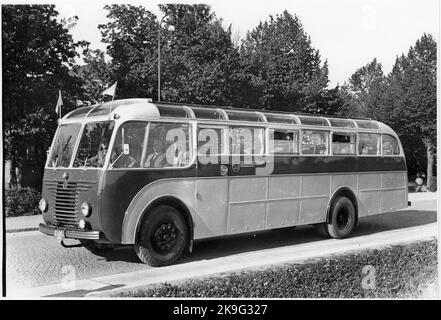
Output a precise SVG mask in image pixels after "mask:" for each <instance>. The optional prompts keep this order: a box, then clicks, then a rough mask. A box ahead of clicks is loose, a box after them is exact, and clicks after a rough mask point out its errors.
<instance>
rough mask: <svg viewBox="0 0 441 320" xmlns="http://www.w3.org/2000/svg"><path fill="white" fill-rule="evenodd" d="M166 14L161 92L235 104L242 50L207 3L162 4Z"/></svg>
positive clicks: (176, 98) (194, 100)
mask: <svg viewBox="0 0 441 320" xmlns="http://www.w3.org/2000/svg"><path fill="white" fill-rule="evenodd" d="M160 8H161V10H162V12H164V14H165V15H166V18H167V19H166V24H165V27H166V28H165V29H166V30H167V27H168V26H173V27H174V30H175V31H174V32H163V33H165V37H164V38H165V40H166V41H165V43H164V46H163V52H162V55H163V56H164V63H163V70H164V82H163V84H164V85H163V89H162V95H163V97H164V99H165V100H168V101H174V102H187V103H202V104H217V105H226V104H227V105H228V104H232V100H233V96H234V95H235V90H236V87H237V83H238V78H237V75H236V73H237V72H238V69H239V63H238V60H239V54H238V52H237V50H236V48H235V47H234V45H233V43H232V40H231V28H227V29H224V28H223V26H222V20H220V19H217V18H216V16H215V14H214V13H212V12H211V9H210V7H209V6H207V5H160Z"/></svg>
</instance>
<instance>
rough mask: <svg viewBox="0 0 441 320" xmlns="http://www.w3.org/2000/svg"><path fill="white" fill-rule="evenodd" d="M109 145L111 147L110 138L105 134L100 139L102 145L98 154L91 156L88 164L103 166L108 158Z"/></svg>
mask: <svg viewBox="0 0 441 320" xmlns="http://www.w3.org/2000/svg"><path fill="white" fill-rule="evenodd" d="M108 147H109V138H107V137H106V136H103V137H102V138H101V141H100V146H99V148H98V153H97V155H96V156H94V157H92V158H90V159H89V160H88V164H93V166H94V167H102V166H103V165H104V160H105V159H106V154H107V150H108Z"/></svg>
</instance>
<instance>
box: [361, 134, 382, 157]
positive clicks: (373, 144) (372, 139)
mask: <svg viewBox="0 0 441 320" xmlns="http://www.w3.org/2000/svg"><path fill="white" fill-rule="evenodd" d="M358 138H359V141H358V154H359V155H379V154H380V148H379V144H380V135H379V134H377V133H360V134H359V135H358Z"/></svg>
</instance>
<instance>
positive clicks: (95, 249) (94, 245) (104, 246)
mask: <svg viewBox="0 0 441 320" xmlns="http://www.w3.org/2000/svg"><path fill="white" fill-rule="evenodd" d="M80 242H81V244H82V245H83V247H84V248H86V249H87V250H89V251H90V252H92V253H93V254H96V255H101V254H103V253H106V252H109V251H112V250H113V249H115V246H114V245H112V244H108V243H98V242H95V241H93V240H80Z"/></svg>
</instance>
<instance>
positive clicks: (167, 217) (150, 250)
mask: <svg viewBox="0 0 441 320" xmlns="http://www.w3.org/2000/svg"><path fill="white" fill-rule="evenodd" d="M187 237H188V232H187V225H186V223H185V220H184V217H183V216H182V214H181V213H180V212H179V211H178V210H176V209H175V208H173V207H170V206H166V205H161V206H157V207H155V208H153V209H152V210H151V211H149V212H148V213H147V214H146V216H145V217H144V219H143V221H142V223H141V226H140V228H139V231H138V236H137V241H136V243H135V252H136V254H137V255H138V258H139V259H140V260H141V261H142V262H144V263H145V264H148V265H150V266H152V267H162V266H167V265H170V264H173V263H175V262H176V261H177V260H178V259H179V258H180V257H181V255H182V253H183V252H184V249H185V247H186V244H187Z"/></svg>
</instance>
